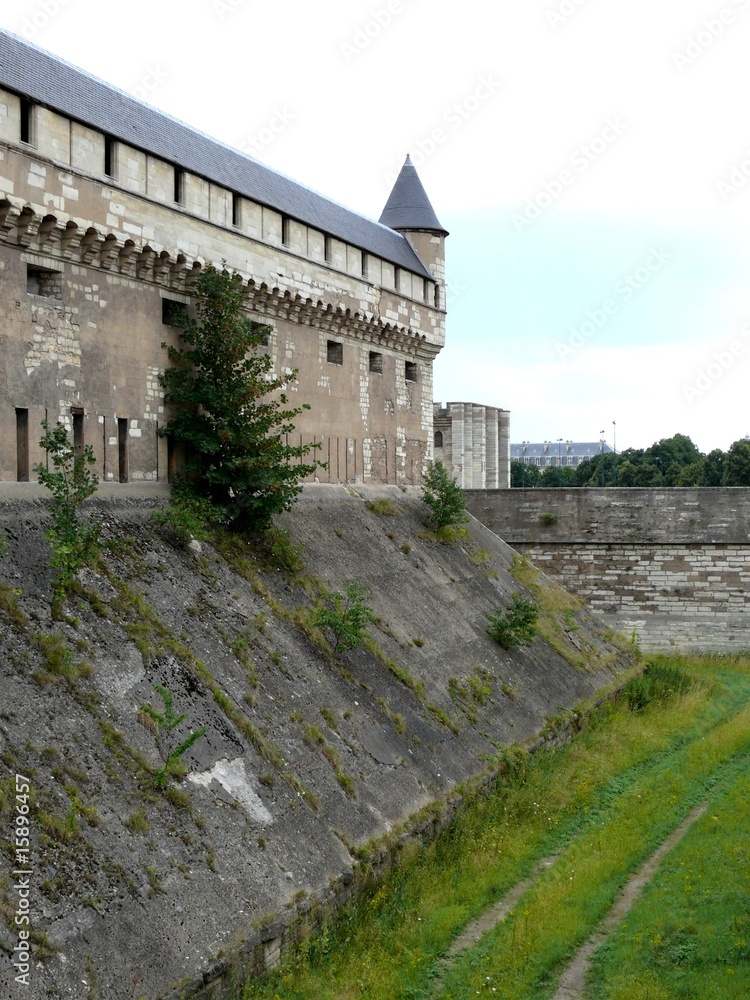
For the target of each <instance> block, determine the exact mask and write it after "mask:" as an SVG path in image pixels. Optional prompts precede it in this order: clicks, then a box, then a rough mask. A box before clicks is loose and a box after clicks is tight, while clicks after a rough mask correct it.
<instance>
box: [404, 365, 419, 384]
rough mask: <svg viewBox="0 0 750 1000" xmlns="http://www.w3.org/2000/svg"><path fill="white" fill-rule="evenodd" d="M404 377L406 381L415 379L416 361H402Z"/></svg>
mask: <svg viewBox="0 0 750 1000" xmlns="http://www.w3.org/2000/svg"><path fill="white" fill-rule="evenodd" d="M404 378H405V379H406V381H407V382H416V381H417V362H416V361H405V362H404Z"/></svg>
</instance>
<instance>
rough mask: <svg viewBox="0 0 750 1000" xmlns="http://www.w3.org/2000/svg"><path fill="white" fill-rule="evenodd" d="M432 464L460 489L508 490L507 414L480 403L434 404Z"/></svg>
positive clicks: (508, 422) (508, 424)
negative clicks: (442, 468) (437, 464)
mask: <svg viewBox="0 0 750 1000" xmlns="http://www.w3.org/2000/svg"><path fill="white" fill-rule="evenodd" d="M434 432H435V436H434V448H435V460H436V461H440V462H442V463H443V465H444V466H445V467H446V469H447V470H448V472H449V473H450V474H451V475H452V476H453V478H454V479H455V480H456V482H457V483H458V485H459V486H460V487H462V489H467V490H472V489H473V490H479V489H490V490H491V489H506V488H507V487H509V486H510V412H509V411H508V410H499V409H497V408H496V407H494V406H482V405H481V404H480V403H447V404H446V405H445V406H443V405H442V403H435V404H434Z"/></svg>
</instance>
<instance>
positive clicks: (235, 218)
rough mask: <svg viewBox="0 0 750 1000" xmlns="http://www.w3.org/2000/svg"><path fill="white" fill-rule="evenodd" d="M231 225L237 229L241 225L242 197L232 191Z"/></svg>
mask: <svg viewBox="0 0 750 1000" xmlns="http://www.w3.org/2000/svg"><path fill="white" fill-rule="evenodd" d="M232 225H233V226H234V228H235V229H239V228H240V226H241V225H242V198H241V197H240V196H239V195H238V194H236V193H234V192H233V193H232Z"/></svg>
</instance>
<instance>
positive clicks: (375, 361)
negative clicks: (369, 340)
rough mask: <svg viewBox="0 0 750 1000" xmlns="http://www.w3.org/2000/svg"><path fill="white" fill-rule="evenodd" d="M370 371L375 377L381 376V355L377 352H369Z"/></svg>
mask: <svg viewBox="0 0 750 1000" xmlns="http://www.w3.org/2000/svg"><path fill="white" fill-rule="evenodd" d="M370 371H371V372H375V374H376V375H382V374H383V355H382V354H378V353H377V351H370Z"/></svg>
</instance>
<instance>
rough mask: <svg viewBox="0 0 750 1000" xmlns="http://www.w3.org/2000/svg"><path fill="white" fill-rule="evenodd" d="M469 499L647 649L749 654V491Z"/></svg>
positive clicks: (491, 494) (577, 492) (482, 495)
mask: <svg viewBox="0 0 750 1000" xmlns="http://www.w3.org/2000/svg"><path fill="white" fill-rule="evenodd" d="M466 496H467V501H468V508H469V510H470V511H471V513H472V514H474V516H475V517H477V518H478V519H479V520H480V521H482V522H483V523H484V524H486V525H487V526H488V527H489V528H491V529H492V530H493V531H494V532H495V533H496V534H498V535H499V536H500V537H501V538H503V540H504V541H506V542H507V543H508V544H509V545H511V546H513V548H515V549H516V550H517V551H519V552H521V553H524V554H525V555H527V556H528V558H529V559H530V560H531V561H532V562H533V563H535V564H536V565H537V566H539V568H540V569H542V570H543V571H544V572H545V573H547V574H549V575H550V576H551V577H553V578H554V579H556V580H558V581H559V582H560V583H561V584H562V585H563V586H564V587H566V588H567V589H568V590H570V591H571V592H572V593H574V594H576V595H578V596H579V597H581V598H582V599H583V600H584V601H586V603H587V605H588V606H589V607H590V608H591V609H592V610H593V611H596V612H597V613H599V614H600V615H601V616H602V617H603V618H604V619H605V621H607V622H608V623H609V624H611V625H612V626H613V627H615V628H617V629H619V630H620V631H623V632H625V633H626V634H628V635H632V634H633V633H635V634H636V636H637V637H638V639H639V642H640V644H641V646H642V648H644V649H647V650H667V651H668V650H670V649H677V650H683V651H699V650H712V651H716V652H737V651H740V650H747V649H750V613H749V612H750V606H749V605H750V602H749V601H748V587H749V586H750V489H746V488H742V487H734V488H726V489H718V488H717V489H690V488H685V489H604V490H599V489H568V490H564V489H562V490H561V489H533V490H517V489H516V490H493V491H480V490H473V491H472V490H469V491H467V493H466Z"/></svg>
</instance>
